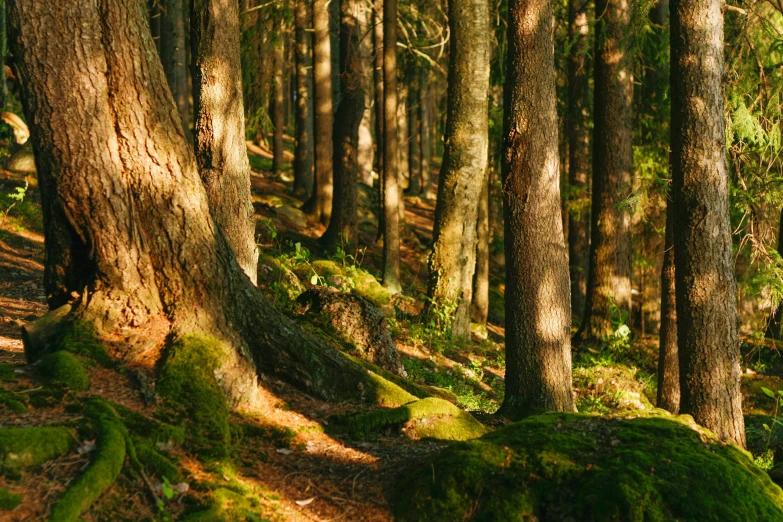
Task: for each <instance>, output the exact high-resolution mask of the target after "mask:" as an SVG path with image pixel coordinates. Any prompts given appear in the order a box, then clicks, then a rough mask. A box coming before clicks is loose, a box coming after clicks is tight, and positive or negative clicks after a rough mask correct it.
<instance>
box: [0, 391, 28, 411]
mask: <svg viewBox="0 0 783 522" xmlns="http://www.w3.org/2000/svg"><path fill="white" fill-rule="evenodd" d="M26 402H27V399H26V397H25V396H24V395H21V394H18V393H14V392H12V391H10V390H6V389H5V388H0V404H1V405H3V406H5V407H6V408H7V409H8V410H9V411H12V412H13V413H23V412H26V411H27V404H26Z"/></svg>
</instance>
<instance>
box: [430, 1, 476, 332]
mask: <svg viewBox="0 0 783 522" xmlns="http://www.w3.org/2000/svg"><path fill="white" fill-rule="evenodd" d="M449 26H450V30H451V49H450V52H449V82H448V86H449V87H448V106H447V116H446V134H445V136H444V142H445V151H444V154H443V165H442V166H441V171H440V179H439V183H438V200H437V203H436V206H435V228H434V232H433V240H434V241H433V247H432V255H431V256H430V263H429V267H430V279H429V288H428V298H429V301H430V305H429V306H430V307H433V308H434V310H430V312H431V313H432V312H435V311H441V310H452V311H453V316H452V323H451V333H452V334H453V335H456V336H458V337H463V338H465V337H468V336H469V335H470V306H471V301H472V300H473V272H474V270H475V268H476V219H477V218H478V201H479V197H480V195H481V185H482V184H483V182H484V177H485V175H486V173H487V153H488V149H487V147H488V140H489V121H488V119H489V116H488V111H489V59H490V54H489V33H490V25H489V4H488V2H486V1H485V0H450V1H449Z"/></svg>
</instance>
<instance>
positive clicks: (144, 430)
mask: <svg viewBox="0 0 783 522" xmlns="http://www.w3.org/2000/svg"><path fill="white" fill-rule="evenodd" d="M110 405H111V407H112V409H114V411H115V412H117V415H119V416H120V418H121V419H122V422H123V424H124V425H125V427H126V428H127V429H128V431H129V432H131V433H132V434H134V435H137V436H139V437H141V438H143V439H144V440H145V441H148V442H151V443H157V442H160V443H163V444H167V443H174V444H182V443H183V442H185V429H184V428H183V427H182V426H173V425H171V424H168V423H166V422H163V421H159V420H157V419H153V418H151V417H147V416H146V415H142V414H141V413H138V412H135V411H133V410H131V409H130V408H126V407H125V406H123V405H121V404H115V403H110Z"/></svg>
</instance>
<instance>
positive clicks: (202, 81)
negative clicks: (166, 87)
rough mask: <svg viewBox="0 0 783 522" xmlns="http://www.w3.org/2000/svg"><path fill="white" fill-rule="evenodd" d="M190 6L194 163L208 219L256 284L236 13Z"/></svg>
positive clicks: (215, 4)
mask: <svg viewBox="0 0 783 522" xmlns="http://www.w3.org/2000/svg"><path fill="white" fill-rule="evenodd" d="M192 1H193V8H192V17H191V31H192V32H191V44H192V46H193V51H192V55H193V57H194V59H193V100H194V109H195V110H194V114H195V152H196V160H197V161H198V167H199V171H200V173H201V179H202V181H203V184H204V188H205V189H206V192H207V197H208V199H209V207H210V210H211V211H212V217H213V218H214V220H215V223H216V224H217V225H218V226H219V227H220V229H221V230H222V231H223V234H224V235H225V236H226V241H228V244H229V246H231V249H232V250H233V251H234V255H235V256H236V258H237V262H238V263H239V266H240V267H242V270H244V272H245V274H247V276H248V277H249V278H250V280H251V281H253V282H254V283H255V282H256V280H257V276H258V272H257V269H258V249H257V248H256V245H255V233H256V220H255V216H254V215H253V214H254V210H253V200H252V198H251V196H250V164H249V162H248V160H247V147H246V145H245V113H244V104H243V102H242V65H241V63H240V58H239V9H238V6H237V3H236V2H234V1H231V0H192Z"/></svg>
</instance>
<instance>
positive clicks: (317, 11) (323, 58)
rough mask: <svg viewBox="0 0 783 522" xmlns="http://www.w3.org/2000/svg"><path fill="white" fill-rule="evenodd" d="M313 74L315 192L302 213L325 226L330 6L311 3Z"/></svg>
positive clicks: (329, 209)
mask: <svg viewBox="0 0 783 522" xmlns="http://www.w3.org/2000/svg"><path fill="white" fill-rule="evenodd" d="M313 28H314V30H315V40H314V45H313V71H314V77H315V191H314V192H313V195H312V197H310V199H309V200H308V201H307V203H306V204H305V206H304V210H305V211H306V212H307V213H308V214H309V215H310V216H312V217H313V218H314V219H316V220H318V221H320V222H321V223H323V224H324V225H328V224H329V219H330V218H331V215H332V191H333V190H334V188H333V185H332V183H333V179H332V154H333V149H332V145H333V143H332V125H333V120H334V116H333V114H332V51H331V45H332V44H331V40H330V37H329V2H328V1H327V0H313Z"/></svg>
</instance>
